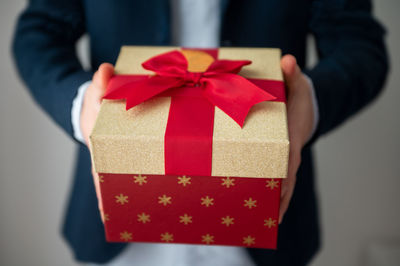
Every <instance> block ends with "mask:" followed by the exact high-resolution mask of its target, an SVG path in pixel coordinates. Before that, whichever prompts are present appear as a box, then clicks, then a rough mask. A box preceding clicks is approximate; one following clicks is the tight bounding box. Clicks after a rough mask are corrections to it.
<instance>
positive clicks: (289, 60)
mask: <svg viewBox="0 0 400 266" xmlns="http://www.w3.org/2000/svg"><path fill="white" fill-rule="evenodd" d="M281 68H282V72H283V76H284V79H285V81H286V84H287V85H288V87H289V89H290V88H292V87H295V86H293V85H295V84H296V83H297V82H298V80H299V79H300V78H301V70H300V67H299V66H298V65H297V61H296V58H295V57H294V56H293V55H290V54H288V55H285V56H283V57H282V59H281Z"/></svg>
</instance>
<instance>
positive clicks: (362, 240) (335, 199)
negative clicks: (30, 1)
mask: <svg viewBox="0 0 400 266" xmlns="http://www.w3.org/2000/svg"><path fill="white" fill-rule="evenodd" d="M24 5H25V1H22V0H2V1H1V2H0V34H1V36H2V37H1V38H0V39H1V41H0V58H1V60H2V61H1V63H0V82H1V85H0V87H1V93H2V95H1V96H0V147H1V148H0V213H1V219H0V236H1V237H0V265H76V263H75V262H74V261H73V259H72V257H71V253H70V251H69V249H68V247H67V246H66V245H65V243H64V242H63V240H62V238H61V236H60V234H59V230H60V225H61V221H62V215H63V208H64V204H65V199H66V196H67V193H68V190H69V186H70V180H71V176H72V169H73V160H74V151H75V147H74V144H73V142H72V141H71V140H70V139H69V138H68V137H67V136H66V135H65V134H64V133H63V132H62V131H61V130H60V129H59V128H57V127H56V126H55V125H54V124H53V123H52V122H51V121H50V120H49V119H48V117H47V116H46V115H45V114H44V113H43V112H42V111H41V110H39V109H38V107H37V106H36V105H35V104H34V103H33V101H32V100H31V98H30V96H29V94H28V93H27V91H26V89H25V88H24V86H23V84H22V83H21V81H20V80H19V79H18V78H17V75H16V73H15V70H14V68H13V64H12V61H11V55H10V40H11V36H12V30H13V26H14V23H15V20H16V15H17V14H18V12H20V10H21V9H22V8H23V6H24ZM375 11H376V12H375V13H376V15H377V17H378V18H379V19H380V20H381V21H382V22H383V23H384V24H385V25H386V27H387V29H388V31H389V34H388V38H387V41H388V46H389V49H390V52H391V58H392V59H391V61H392V71H391V75H390V78H389V80H388V83H387V86H386V90H385V92H384V93H383V94H382V95H381V96H380V98H379V99H378V100H377V101H375V102H374V103H373V104H372V105H371V106H369V107H368V108H367V109H366V110H364V111H363V112H361V113H360V114H359V115H358V116H357V117H355V118H352V119H351V120H350V121H349V122H348V123H346V124H345V125H343V126H342V127H341V128H340V129H338V130H336V131H334V132H332V133H331V134H330V135H328V136H326V137H324V138H322V139H320V140H319V141H318V143H317V145H316V159H317V163H318V166H317V172H318V181H317V183H318V187H319V199H320V209H321V225H322V238H323V248H322V250H321V252H320V253H319V254H318V255H317V257H316V258H315V260H314V261H313V263H312V266H318V265H323V266H331V265H332V266H334V265H335V266H336V265H342V266H347V265H349V266H350V265H360V266H361V265H371V266H372V265H382V266H383V265H400V263H399V261H397V262H395V260H396V258H399V254H400V208H399V205H398V204H399V203H400V193H399V190H400V174H399V173H400V163H399V162H398V160H399V156H398V154H399V152H398V150H399V149H400V145H399V143H400V142H399V139H398V138H399V136H400V119H399V117H398V113H399V110H398V108H399V107H398V106H399V104H398V100H399V99H400V90H399V89H398V86H399V84H400V71H399V69H400V64H399V63H400V53H399V50H398V49H397V48H398V47H400V31H399V30H398V28H397V27H398V26H400V21H399V17H398V13H399V11H400V2H399V1H397V0H386V1H383V0H380V1H375ZM85 47H86V46H85V40H84V41H83V43H81V44H80V46H79V51H80V53H81V54H82V55H83V57H84V56H85V55H86V54H87V53H86V48H85ZM310 50H313V46H312V43H311V45H310ZM84 61H86V60H85V59H84ZM86 62H87V61H86ZM310 62H311V64H312V62H315V56H314V55H313V54H312V55H311V57H310ZM384 263H386V264H384Z"/></svg>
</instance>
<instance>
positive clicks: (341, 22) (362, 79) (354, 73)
mask: <svg viewBox="0 0 400 266" xmlns="http://www.w3.org/2000/svg"><path fill="white" fill-rule="evenodd" d="M309 27H310V31H311V32H312V33H313V35H314V36H315V39H316V45H317V50H318V51H317V52H318V55H319V58H320V60H319V63H318V64H317V65H316V66H315V67H314V68H313V69H311V70H310V71H306V74H307V75H309V77H310V78H311V80H312V81H313V84H314V87H315V93H316V97H317V101H318V107H319V115H320V119H319V123H318V127H317V131H316V134H315V136H314V138H313V140H315V139H316V137H317V136H318V135H321V134H324V133H326V132H328V131H329V130H331V129H333V128H334V127H336V126H337V125H339V124H340V123H342V122H343V121H344V120H345V119H346V118H348V117H349V116H351V115H352V114H354V113H355V112H356V111H358V110H360V109H361V108H362V107H363V106H365V105H366V104H367V103H369V102H370V101H371V100H372V99H373V98H374V97H375V96H376V95H377V94H378V93H379V91H380V90H381V88H382V87H383V84H384V81H385V78H386V74H387V71H388V58H387V54H386V48H385V44H384V40H383V37H384V33H385V31H384V29H383V28H382V26H381V25H380V24H379V23H378V22H377V21H376V20H375V19H374V18H373V16H372V14H371V3H370V1H364V0H345V1H330V0H327V1H324V0H318V1H314V3H313V6H312V12H311V20H310V25H309ZM311 142H312V141H311Z"/></svg>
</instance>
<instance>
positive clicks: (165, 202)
mask: <svg viewBox="0 0 400 266" xmlns="http://www.w3.org/2000/svg"><path fill="white" fill-rule="evenodd" d="M171 200H172V197H167V195H165V194H164V195H162V196H160V197H158V203H160V204H163V205H164V206H167V205H168V204H172V202H171Z"/></svg>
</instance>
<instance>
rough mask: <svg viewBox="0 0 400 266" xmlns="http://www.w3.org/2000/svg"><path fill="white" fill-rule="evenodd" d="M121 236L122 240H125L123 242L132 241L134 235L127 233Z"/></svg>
mask: <svg viewBox="0 0 400 266" xmlns="http://www.w3.org/2000/svg"><path fill="white" fill-rule="evenodd" d="M119 236H120V238H121V240H123V241H129V240H132V233H129V232H127V231H124V232H122V233H120V234H119Z"/></svg>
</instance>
